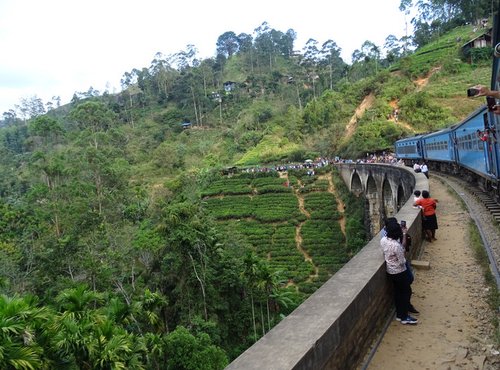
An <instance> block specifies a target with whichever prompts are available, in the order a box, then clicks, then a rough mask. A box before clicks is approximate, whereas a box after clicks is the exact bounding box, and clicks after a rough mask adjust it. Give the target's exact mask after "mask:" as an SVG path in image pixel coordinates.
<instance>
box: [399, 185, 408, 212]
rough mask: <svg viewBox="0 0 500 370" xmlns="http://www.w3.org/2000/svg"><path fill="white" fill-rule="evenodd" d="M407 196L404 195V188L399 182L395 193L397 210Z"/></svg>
mask: <svg viewBox="0 0 500 370" xmlns="http://www.w3.org/2000/svg"><path fill="white" fill-rule="evenodd" d="M408 198H409V197H405V189H404V188H403V186H402V185H401V184H399V185H398V192H397V195H396V206H397V210H398V211H399V210H400V209H401V207H403V204H404V203H405V201H406V199H408Z"/></svg>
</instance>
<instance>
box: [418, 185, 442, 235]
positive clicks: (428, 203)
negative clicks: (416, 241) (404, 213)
mask: <svg viewBox="0 0 500 370" xmlns="http://www.w3.org/2000/svg"><path fill="white" fill-rule="evenodd" d="M437 203H438V202H437V200H436V199H434V198H431V196H430V194H429V192H428V191H427V190H422V198H420V199H417V200H416V201H415V203H413V206H415V207H418V206H420V207H422V214H423V225H422V228H423V229H424V233H425V237H426V239H427V241H428V242H429V243H432V241H433V240H437V239H436V230H437V229H438V224H437V217H436V207H437Z"/></svg>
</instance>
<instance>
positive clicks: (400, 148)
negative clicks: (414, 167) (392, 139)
mask: <svg viewBox="0 0 500 370" xmlns="http://www.w3.org/2000/svg"><path fill="white" fill-rule="evenodd" d="M422 137H423V135H417V136H412V137H408V138H405V139H401V140H398V141H397V142H396V144H395V153H396V157H397V158H398V159H403V160H404V161H405V163H406V164H410V163H412V162H415V161H420V160H421V159H422V158H423V157H422V144H421V139H422Z"/></svg>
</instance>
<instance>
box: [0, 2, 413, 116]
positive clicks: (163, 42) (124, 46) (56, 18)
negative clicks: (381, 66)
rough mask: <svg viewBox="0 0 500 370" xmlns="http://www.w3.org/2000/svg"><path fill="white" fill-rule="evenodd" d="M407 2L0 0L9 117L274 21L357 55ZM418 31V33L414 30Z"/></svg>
mask: <svg viewBox="0 0 500 370" xmlns="http://www.w3.org/2000/svg"><path fill="white" fill-rule="evenodd" d="M399 4H400V0H378V1H374V0H356V1H352V0H340V1H339V0H330V1H326V0H249V1H239V0H212V1H210V0H190V1H167V0H85V1H82V0H0V51H1V57H0V119H1V118H2V116H1V114H2V113H3V112H6V111H8V110H9V109H13V108H14V106H15V105H16V104H19V103H20V101H21V99H23V98H26V99H29V98H31V97H33V96H36V97H39V98H41V99H42V100H43V101H44V102H48V101H50V100H51V99H52V97H53V96H59V97H60V98H61V103H62V104H66V103H68V102H69V101H70V100H71V97H72V96H73V93H74V92H75V91H78V92H85V91H88V90H89V88H90V87H93V88H94V89H97V90H99V91H101V92H103V91H105V90H108V91H109V92H111V93H113V92H119V91H120V79H121V78H122V77H123V74H124V73H125V72H130V71H131V70H132V69H134V68H138V69H141V68H143V67H149V66H150V64H151V61H152V60H153V59H154V56H155V54H156V53H157V52H161V53H162V54H163V55H170V54H174V53H177V52H179V51H183V50H186V46H187V45H189V44H192V45H194V46H195V47H196V48H197V49H198V57H200V58H209V57H213V56H215V51H216V43H217V39H218V37H219V36H220V35H222V34H223V33H225V32H228V31H233V32H234V33H235V34H240V33H247V34H250V35H253V33H254V30H255V29H256V28H258V27H259V26H260V25H262V23H263V22H267V23H268V25H269V27H271V28H274V29H275V30H278V31H281V32H283V33H285V32H286V31H287V30H289V29H293V30H294V31H295V32H296V34H297V40H296V41H295V44H294V49H295V50H302V48H303V47H304V45H305V43H306V42H307V41H308V40H309V39H314V40H316V41H318V46H319V47H320V46H321V45H322V44H323V43H324V42H325V41H327V40H333V41H334V42H335V43H336V44H337V46H338V47H339V48H341V50H342V52H341V56H342V58H343V59H344V61H345V62H347V63H350V60H351V55H352V52H353V51H354V50H356V49H360V48H361V45H362V44H363V42H365V41H367V40H368V41H371V42H373V43H374V44H375V45H377V46H379V47H382V46H383V44H384V42H385V39H386V37H387V36H389V35H391V34H392V35H394V36H396V37H397V38H400V37H402V36H404V35H405V32H406V24H408V27H410V19H409V18H408V17H407V19H405V15H404V13H402V12H401V11H399ZM408 32H409V33H410V31H408Z"/></svg>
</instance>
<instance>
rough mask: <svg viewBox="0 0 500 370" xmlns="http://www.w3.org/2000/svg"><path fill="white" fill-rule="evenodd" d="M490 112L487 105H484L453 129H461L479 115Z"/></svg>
mask: <svg viewBox="0 0 500 370" xmlns="http://www.w3.org/2000/svg"><path fill="white" fill-rule="evenodd" d="M487 111H488V108H487V106H486V105H482V106H480V107H479V108H477V109H476V110H475V111H474V112H472V113H471V114H469V115H468V116H467V117H465V118H464V119H463V120H462V121H460V122H459V123H458V124H456V125H455V126H454V127H453V129H454V130H456V129H458V128H460V127H461V126H463V125H465V124H467V123H468V122H469V121H470V120H471V119H472V118H473V117H476V116H478V115H479V114H483V113H486V112H487Z"/></svg>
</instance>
